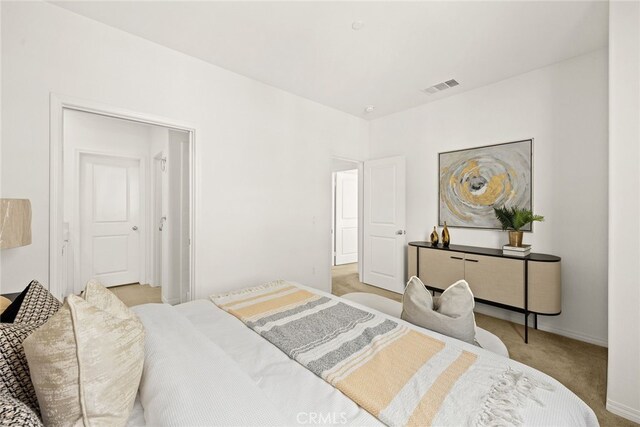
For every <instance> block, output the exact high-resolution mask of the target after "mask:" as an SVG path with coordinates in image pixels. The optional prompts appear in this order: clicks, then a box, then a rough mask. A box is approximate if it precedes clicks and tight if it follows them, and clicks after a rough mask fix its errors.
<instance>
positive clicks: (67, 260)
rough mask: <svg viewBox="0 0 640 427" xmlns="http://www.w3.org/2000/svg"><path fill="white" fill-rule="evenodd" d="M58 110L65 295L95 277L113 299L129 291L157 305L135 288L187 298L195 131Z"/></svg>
mask: <svg viewBox="0 0 640 427" xmlns="http://www.w3.org/2000/svg"><path fill="white" fill-rule="evenodd" d="M61 113H62V120H61V122H62V129H61V131H62V132H61V140H60V141H59V142H60V148H61V153H60V156H59V158H60V160H61V161H60V163H59V164H58V167H59V169H58V171H59V175H54V173H53V171H52V179H53V177H54V176H59V178H58V183H59V188H60V191H59V192H58V194H57V197H56V198H57V199H58V203H60V204H61V205H62V209H61V212H59V217H61V219H62V221H59V222H58V221H57V222H55V224H56V225H58V226H59V227H60V228H59V229H58V228H57V227H56V228H55V229H53V228H52V241H55V238H56V235H60V233H56V231H57V230H60V231H61V232H62V233H61V237H62V239H61V240H62V242H61V243H62V248H63V250H62V251H61V254H60V256H56V255H57V254H55V253H54V252H53V251H52V253H51V257H52V260H51V262H52V266H54V265H55V266H56V267H57V270H58V271H57V273H58V277H60V278H61V281H60V283H59V284H58V286H57V288H58V289H59V292H60V293H59V295H60V294H61V295H62V296H65V295H67V294H70V293H76V294H77V293H79V292H80V291H82V289H83V288H84V286H85V284H86V282H87V281H88V280H89V279H97V280H98V281H100V282H101V283H102V284H103V285H105V286H107V287H111V289H112V290H113V291H114V293H116V295H121V294H122V295H124V294H125V292H124V288H125V287H126V288H127V289H126V294H127V295H131V298H132V299H133V300H140V301H153V300H149V298H148V297H146V296H145V297H141V295H139V292H147V293H146V294H145V295H147V296H148V295H151V293H149V292H155V294H154V295H157V300H158V301H156V302H160V301H163V302H167V303H171V304H176V303H181V302H186V301H188V300H189V299H190V298H191V295H192V288H193V281H192V277H193V262H192V260H193V247H192V245H191V235H192V224H193V221H192V205H193V168H192V155H193V146H192V144H193V134H192V131H189V130H186V129H185V130H182V129H176V128H173V127H169V126H162V125H159V124H155V123H149V122H142V121H139V120H132V119H129V118H121V117H112V116H108V115H104V114H98V113H95V112H93V111H83V110H78V109H75V108H61ZM52 148H53V143H52ZM53 167H54V164H53V155H52V168H53ZM52 186H53V183H52ZM54 210H55V209H54V208H53V206H52V215H53V212H54ZM52 224H54V222H53V220H52ZM52 244H53V243H52ZM52 268H53V267H52ZM52 283H53V282H52ZM54 287H55V286H54ZM52 288H53V287H52ZM154 289H155V291H154Z"/></svg>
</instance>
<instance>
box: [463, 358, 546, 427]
mask: <svg viewBox="0 0 640 427" xmlns="http://www.w3.org/2000/svg"><path fill="white" fill-rule="evenodd" d="M495 380H496V381H495V382H494V384H493V386H492V387H491V390H490V391H489V394H488V395H487V397H486V399H485V401H484V403H483V405H482V409H481V411H480V413H479V414H478V417H477V418H476V422H475V423H474V425H477V426H482V427H501V426H520V425H522V424H523V420H522V416H521V415H520V414H519V413H518V408H522V407H524V406H526V404H527V401H529V400H533V401H534V402H536V403H537V404H538V405H540V406H544V404H543V403H542V401H541V400H540V399H539V398H538V397H537V396H536V390H538V389H543V390H547V391H553V390H554V387H553V386H552V385H551V384H548V383H546V382H543V381H539V380H536V379H534V378H531V377H529V376H528V375H526V374H525V373H524V372H520V371H516V370H515V369H512V368H511V367H509V368H507V370H506V371H505V372H504V373H503V374H502V375H500V376H499V377H497V378H495Z"/></svg>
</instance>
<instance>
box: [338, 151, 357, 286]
mask: <svg viewBox="0 0 640 427" xmlns="http://www.w3.org/2000/svg"><path fill="white" fill-rule="evenodd" d="M331 160H339V161H343V162H350V163H353V164H354V166H355V167H354V168H353V169H357V170H358V280H359V281H360V282H362V274H363V271H364V270H363V267H364V257H363V253H362V250H363V248H364V233H363V229H362V226H363V224H364V216H363V214H364V179H362V178H363V174H364V161H362V160H355V159H350V158H347V157H340V156H331ZM335 172H337V171H334V170H333V166H332V167H331V172H330V175H329V177H330V180H331V181H330V185H331V216H332V217H333V220H332V221H331V227H332V230H333V233H329V238H330V239H331V240H332V242H331V243H330V245H329V250H330V251H331V252H330V253H331V256H330V258H329V277H330V278H332V277H333V275H332V269H333V262H334V242H335V234H336V230H335V181H334V174H335ZM332 281H333V279H332ZM329 292H331V286H329Z"/></svg>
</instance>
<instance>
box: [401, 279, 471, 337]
mask: <svg viewBox="0 0 640 427" xmlns="http://www.w3.org/2000/svg"><path fill="white" fill-rule="evenodd" d="M474 306H475V301H474V299H473V293H472V292H471V289H470V288H469V284H468V283H467V282H465V281H464V280H459V281H457V282H456V283H454V284H453V285H451V286H449V287H448V288H447V289H446V290H445V291H444V292H443V293H442V295H440V297H435V298H434V297H433V296H431V292H429V290H428V289H427V288H426V287H425V286H424V284H423V283H422V281H421V280H420V279H419V278H417V277H415V276H413V277H412V278H411V279H409V282H408V283H407V287H406V288H405V290H404V295H403V296H402V314H401V316H400V317H401V318H402V319H403V320H406V321H407V322H410V323H413V324H414V325H418V326H421V327H423V328H426V329H431V330H432V331H436V332H439V333H441V334H443V335H447V336H450V337H453V338H457V339H459V340H462V341H466V342H468V343H469V344H475V337H476V321H475V317H474V315H473V308H474Z"/></svg>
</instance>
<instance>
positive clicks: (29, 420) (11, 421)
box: [0, 393, 42, 427]
mask: <svg viewBox="0 0 640 427" xmlns="http://www.w3.org/2000/svg"><path fill="white" fill-rule="evenodd" d="M0 426H24V427H42V422H41V421H40V418H38V415H37V414H36V413H35V412H33V411H32V410H31V409H29V407H28V406H27V405H25V404H24V403H22V402H21V401H19V400H18V399H16V398H14V397H11V396H9V395H7V394H4V393H1V394H0Z"/></svg>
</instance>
